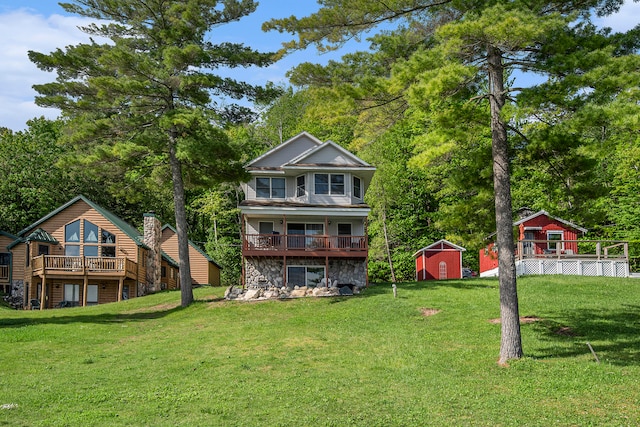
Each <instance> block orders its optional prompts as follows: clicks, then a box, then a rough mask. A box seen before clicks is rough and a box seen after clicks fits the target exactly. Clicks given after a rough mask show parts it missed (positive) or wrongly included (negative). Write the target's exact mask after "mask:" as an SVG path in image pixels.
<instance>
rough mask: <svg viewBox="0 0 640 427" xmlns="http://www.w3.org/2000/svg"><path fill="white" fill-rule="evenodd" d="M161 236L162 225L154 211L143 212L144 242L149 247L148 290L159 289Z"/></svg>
mask: <svg viewBox="0 0 640 427" xmlns="http://www.w3.org/2000/svg"><path fill="white" fill-rule="evenodd" d="M161 237H162V227H161V225H160V220H159V219H158V218H157V217H156V214H155V212H148V213H145V214H144V244H145V245H147V246H148V247H149V252H148V255H147V288H148V290H149V291H150V292H157V291H159V290H160V281H161V277H160V274H161V272H162V271H161V266H162V251H161V249H160V238H161Z"/></svg>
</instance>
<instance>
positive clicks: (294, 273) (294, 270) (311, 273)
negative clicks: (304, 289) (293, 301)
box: [287, 265, 325, 287]
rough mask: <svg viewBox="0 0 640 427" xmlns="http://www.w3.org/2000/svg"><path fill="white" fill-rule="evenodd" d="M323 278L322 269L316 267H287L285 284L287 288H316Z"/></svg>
mask: <svg viewBox="0 0 640 427" xmlns="http://www.w3.org/2000/svg"><path fill="white" fill-rule="evenodd" d="M324 277H325V271H324V267H321V266H317V265H313V266H311V265H309V266H289V267H287V282H288V286H289V287H294V286H309V287H316V286H318V285H319V284H320V281H321V280H322V279H323V278H324Z"/></svg>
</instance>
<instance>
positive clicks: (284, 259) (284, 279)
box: [282, 255, 288, 288]
mask: <svg viewBox="0 0 640 427" xmlns="http://www.w3.org/2000/svg"><path fill="white" fill-rule="evenodd" d="M282 286H284V287H285V288H288V286H287V256H286V255H285V256H283V257H282Z"/></svg>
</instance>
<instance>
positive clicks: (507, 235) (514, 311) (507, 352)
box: [487, 47, 522, 364]
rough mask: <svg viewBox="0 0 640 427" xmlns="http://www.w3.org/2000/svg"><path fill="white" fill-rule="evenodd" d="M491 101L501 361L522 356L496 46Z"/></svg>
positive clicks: (491, 65) (491, 53) (501, 70)
mask: <svg viewBox="0 0 640 427" xmlns="http://www.w3.org/2000/svg"><path fill="white" fill-rule="evenodd" d="M487 62H488V73H489V100H490V105H491V141H492V143H491V150H492V155H493V189H494V198H495V208H496V232H497V233H496V235H497V237H496V242H497V244H498V271H499V281H500V319H501V327H502V331H501V332H502V333H501V340H500V359H499V361H498V363H500V364H506V363H507V361H508V360H509V359H519V358H521V357H522V339H521V336H520V314H519V310H518V290H517V285H516V266H515V256H514V249H515V248H514V244H513V219H512V217H511V212H512V208H511V182H510V179H511V178H510V171H509V145H508V142H507V130H506V127H505V124H504V122H503V118H502V116H501V112H502V107H503V106H504V103H505V91H504V68H503V64H502V54H501V53H500V51H499V50H498V49H496V48H494V47H489V48H488V50H487Z"/></svg>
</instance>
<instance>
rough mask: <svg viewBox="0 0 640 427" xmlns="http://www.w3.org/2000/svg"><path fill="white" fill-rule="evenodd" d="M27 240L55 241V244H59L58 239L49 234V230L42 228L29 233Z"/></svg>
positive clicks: (25, 239)
mask: <svg viewBox="0 0 640 427" xmlns="http://www.w3.org/2000/svg"><path fill="white" fill-rule="evenodd" d="M24 241H25V242H42V243H53V244H54V245H57V244H58V241H57V240H56V238H55V237H53V236H52V235H51V234H49V233H48V232H47V231H45V230H43V229H42V228H36V229H35V230H34V231H33V233H31V234H29V235H28V236H27V237H25V238H24Z"/></svg>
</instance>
